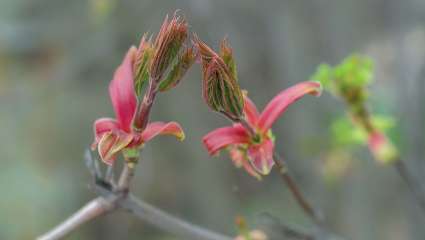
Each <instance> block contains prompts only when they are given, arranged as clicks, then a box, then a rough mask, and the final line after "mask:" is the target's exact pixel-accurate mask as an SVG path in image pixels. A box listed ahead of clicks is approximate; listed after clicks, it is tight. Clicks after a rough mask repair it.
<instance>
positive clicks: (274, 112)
mask: <svg viewBox="0 0 425 240" xmlns="http://www.w3.org/2000/svg"><path fill="white" fill-rule="evenodd" d="M321 88H322V87H321V85H320V83H318V82H311V81H306V82H301V83H298V84H296V85H294V86H292V87H290V88H287V89H285V90H283V91H282V92H280V93H279V94H278V95H277V96H275V97H274V98H273V99H272V100H271V101H270V102H269V103H268V104H267V106H266V108H265V109H264V111H263V112H262V113H261V116H260V120H259V122H258V126H259V128H260V129H262V130H263V131H264V132H265V131H267V130H268V129H270V127H271V126H272V125H273V123H274V122H275V121H276V119H277V118H278V117H279V116H280V115H281V114H282V113H283V112H285V110H286V109H287V108H288V106H289V105H291V104H292V103H294V102H295V101H297V100H298V99H300V98H301V97H302V96H304V95H306V94H312V95H315V96H319V95H320V93H321Z"/></svg>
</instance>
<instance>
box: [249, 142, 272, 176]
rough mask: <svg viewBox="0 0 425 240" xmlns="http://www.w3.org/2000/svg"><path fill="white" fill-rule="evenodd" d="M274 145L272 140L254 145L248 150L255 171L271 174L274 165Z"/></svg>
mask: <svg viewBox="0 0 425 240" xmlns="http://www.w3.org/2000/svg"><path fill="white" fill-rule="evenodd" d="M273 149H274V145H273V142H272V140H270V139H266V140H264V141H263V142H262V143H261V144H256V145H252V146H250V147H249V148H248V157H249V160H250V162H251V165H252V166H253V167H254V169H255V170H256V171H257V172H259V173H261V174H263V175H267V174H269V172H270V170H271V169H272V167H273V165H274V161H273Z"/></svg>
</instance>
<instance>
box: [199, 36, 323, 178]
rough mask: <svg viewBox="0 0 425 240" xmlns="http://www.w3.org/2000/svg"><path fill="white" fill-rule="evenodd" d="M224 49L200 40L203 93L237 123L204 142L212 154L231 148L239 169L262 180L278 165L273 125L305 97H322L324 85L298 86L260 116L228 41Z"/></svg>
mask: <svg viewBox="0 0 425 240" xmlns="http://www.w3.org/2000/svg"><path fill="white" fill-rule="evenodd" d="M221 46H222V47H221V52H220V54H217V53H215V52H214V51H213V50H212V49H211V48H209V47H208V46H207V45H206V44H205V43H203V42H202V41H200V40H197V47H198V49H199V52H200V55H201V60H202V69H203V81H204V85H203V93H204V99H205V101H206V102H207V104H208V106H210V108H211V109H213V110H215V111H218V112H221V113H223V114H224V115H225V116H227V117H228V118H230V119H231V120H233V121H234V124H233V125H232V126H229V127H222V128H218V129H216V130H213V131H211V132H210V133H208V134H207V135H206V136H204V138H203V143H204V145H205V146H206V148H207V150H208V152H209V154H211V155H215V154H216V153H218V152H219V151H220V150H223V149H228V150H229V152H230V157H231V159H232V160H233V162H234V164H235V165H236V166H237V167H244V168H245V170H246V171H247V172H248V173H249V174H251V175H252V176H254V177H256V178H258V179H261V174H262V175H267V174H268V173H269V172H270V170H271V168H272V167H273V165H274V160H273V153H274V147H275V143H274V137H273V133H272V130H271V127H272V125H273V123H274V122H275V121H276V120H277V119H278V118H279V116H280V115H281V114H283V113H284V112H285V110H286V109H287V108H288V107H289V106H290V105H291V104H292V103H294V102H295V101H297V100H298V99H300V98H301V97H302V96H304V95H306V94H313V95H319V94H320V92H321V85H320V83H318V82H311V81H307V82H302V83H298V84H296V85H295V86H292V87H290V88H288V89H286V90H284V91H282V92H280V93H279V94H278V95H277V96H275V97H274V98H273V99H272V100H271V101H270V102H269V103H268V104H267V106H266V107H265V109H264V110H263V111H262V112H261V114H260V113H259V111H258V110H257V107H256V106H255V105H254V103H253V102H252V101H251V100H250V99H249V98H248V96H247V94H242V93H241V92H240V89H239V85H238V84H237V82H236V77H235V76H236V67H235V66H234V60H233V57H232V54H231V53H232V51H231V49H230V48H229V47H228V45H227V42H223V43H222V45H221ZM229 59H230V61H229Z"/></svg>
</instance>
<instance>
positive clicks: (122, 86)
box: [109, 47, 137, 132]
mask: <svg viewBox="0 0 425 240" xmlns="http://www.w3.org/2000/svg"><path fill="white" fill-rule="evenodd" d="M136 52H137V49H136V48H135V47H131V48H130V49H129V50H128V52H127V54H126V56H125V58H124V60H123V62H122V64H121V65H120V66H119V67H118V68H117V70H116V71H115V74H114V78H113V79H112V81H111V83H110V84H109V94H110V96H111V100H112V105H113V107H114V110H115V114H116V116H117V120H118V123H119V124H120V126H121V128H122V129H123V130H124V131H126V132H130V127H131V122H132V120H133V115H134V112H135V110H136V105H137V99H136V93H135V91H134V76H133V59H134V57H135V54H136Z"/></svg>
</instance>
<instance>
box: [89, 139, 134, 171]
mask: <svg viewBox="0 0 425 240" xmlns="http://www.w3.org/2000/svg"><path fill="white" fill-rule="evenodd" d="M132 140H133V136H132V135H131V134H126V133H124V132H116V131H114V132H107V133H105V134H103V136H102V138H101V139H100V141H99V144H98V145H97V149H98V152H99V156H100V158H101V159H102V161H103V162H105V163H106V164H108V165H112V163H113V161H114V160H115V155H116V154H117V153H118V152H119V151H121V150H122V149H124V148H125V147H127V145H128V144H129V143H130V142H131V141H132Z"/></svg>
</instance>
